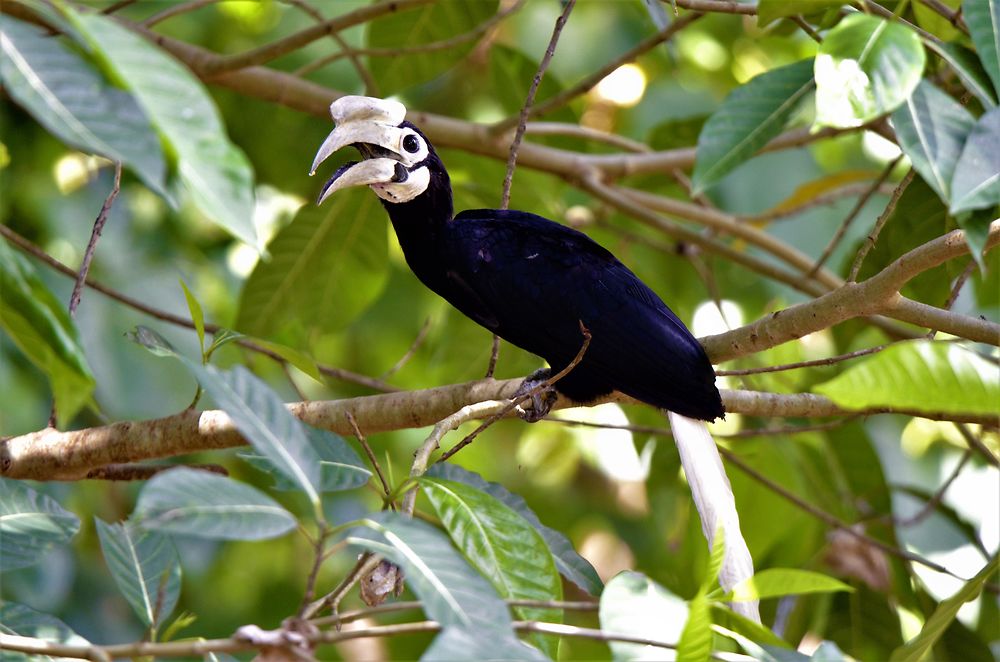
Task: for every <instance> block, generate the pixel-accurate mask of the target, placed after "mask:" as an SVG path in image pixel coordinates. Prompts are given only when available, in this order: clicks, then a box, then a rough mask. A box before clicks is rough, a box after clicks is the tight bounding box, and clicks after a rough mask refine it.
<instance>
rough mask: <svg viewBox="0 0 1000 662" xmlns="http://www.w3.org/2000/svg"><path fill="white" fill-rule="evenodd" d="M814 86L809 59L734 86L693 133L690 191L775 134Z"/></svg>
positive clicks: (717, 177)
mask: <svg viewBox="0 0 1000 662" xmlns="http://www.w3.org/2000/svg"><path fill="white" fill-rule="evenodd" d="M814 87H815V82H814V81H813V61H812V60H811V59H810V60H801V61H799V62H796V63H794V64H789V65H787V66H784V67H779V68H778V69H772V70H771V71H768V72H766V73H763V74H760V75H759V76H757V77H756V78H753V79H751V80H750V81H749V82H747V83H745V84H744V85H741V86H740V87H738V88H736V89H735V90H734V91H733V92H732V93H731V94H730V95H729V96H728V97H726V100H725V101H723V102H722V105H721V106H720V107H719V109H718V110H716V111H715V112H714V113H713V114H712V116H711V117H709V118H708V121H707V122H705V126H704V127H703V128H702V130H701V134H700V135H699V136H698V149H697V154H696V158H695V165H694V175H693V176H692V178H691V185H692V187H693V189H694V191H695V192H698V191H702V190H704V189H706V188H708V187H709V186H711V185H712V184H714V183H715V182H717V181H719V180H720V179H722V177H723V176H724V175H725V174H727V173H728V172H730V171H731V170H732V169H733V168H735V167H736V166H738V165H740V164H741V163H743V162H744V161H746V160H747V159H749V158H750V157H751V156H753V155H754V154H756V153H757V151H758V150H759V149H760V148H761V147H763V146H764V145H766V144H767V143H768V141H770V140H771V139H772V138H774V137H775V136H777V135H778V134H779V133H781V130H782V129H783V128H784V127H785V123H786V122H788V118H789V117H791V116H792V113H794V112H795V110H796V109H797V108H798V107H799V105H800V104H801V102H802V100H803V99H804V98H805V97H806V95H807V94H809V93H810V92H811V91H812V90H813V89H814Z"/></svg>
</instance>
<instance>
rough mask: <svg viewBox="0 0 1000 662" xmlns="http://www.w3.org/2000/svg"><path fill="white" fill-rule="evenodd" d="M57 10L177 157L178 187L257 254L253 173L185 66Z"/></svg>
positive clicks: (134, 39) (116, 30) (106, 26)
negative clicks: (183, 187) (255, 250)
mask: <svg viewBox="0 0 1000 662" xmlns="http://www.w3.org/2000/svg"><path fill="white" fill-rule="evenodd" d="M61 7H62V10H63V12H64V13H66V15H67V17H68V18H69V19H70V21H71V22H72V23H73V25H74V27H76V29H77V30H79V31H80V33H81V34H82V35H83V37H84V39H86V40H87V43H88V44H89V45H90V47H91V48H92V49H93V50H94V52H95V55H96V56H97V57H98V58H99V59H100V61H101V62H102V64H103V66H104V67H105V69H106V70H107V71H108V72H109V74H110V75H111V76H112V77H113V78H114V79H115V80H116V82H118V83H120V84H121V85H122V86H123V87H125V89H127V90H128V91H129V92H131V93H132V95H133V96H134V97H135V99H136V101H138V102H139V106H140V107H141V108H142V109H143V110H144V111H145V112H146V115H147V116H148V117H149V119H150V121H151V122H152V124H153V126H154V127H155V128H156V130H157V131H159V133H160V135H161V136H162V137H163V139H164V141H165V142H166V144H167V146H168V149H169V150H170V151H171V153H172V154H173V155H174V156H175V157H176V158H177V166H178V172H179V174H180V178H181V181H182V182H183V183H184V186H185V187H186V189H187V190H188V191H189V192H190V194H191V197H192V199H193V200H194V203H195V204H196V205H197V206H198V208H199V209H200V210H201V211H202V212H204V213H205V215H206V216H207V217H208V218H209V219H211V220H212V221H214V222H215V223H217V224H219V225H220V226H222V227H223V228H225V229H226V230H228V231H229V232H230V233H232V234H233V235H234V236H236V237H238V238H239V239H242V240H243V241H245V242H246V243H248V244H250V245H251V246H254V247H258V239H257V230H256V228H255V227H254V224H253V205H254V202H253V169H252V168H251V166H250V162H249V161H248V160H247V157H246V155H245V154H244V153H243V152H242V151H241V150H240V149H239V148H238V147H236V146H235V145H233V144H232V143H231V142H230V141H229V139H228V138H227V137H226V133H225V129H224V127H223V125H222V120H221V119H220V117H219V112H218V110H217V109H216V107H215V103H214V102H213V101H212V98H211V97H210V96H209V95H208V93H207V92H206V91H205V88H204V87H203V86H202V84H201V83H200V82H199V81H198V79H197V78H195V77H194V75H193V74H192V73H191V72H190V71H189V70H188V69H187V68H186V67H184V65H182V64H181V63H179V62H178V61H177V60H175V59H174V58H173V57H172V56H170V55H168V54H167V53H166V52H164V51H163V50H161V49H159V48H157V47H156V46H154V45H153V44H152V43H150V42H149V41H147V40H146V39H143V38H142V37H140V36H139V35H137V34H135V33H134V32H132V31H130V30H128V29H127V28H124V27H122V26H120V25H118V24H117V23H116V22H115V21H114V20H113V19H111V18H108V17H106V16H103V15H100V14H80V13H77V12H76V11H75V10H74V9H72V8H71V7H70V6H69V5H67V4H65V3H64V4H62V6H61Z"/></svg>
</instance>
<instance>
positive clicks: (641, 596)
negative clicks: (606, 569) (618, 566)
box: [599, 570, 688, 660]
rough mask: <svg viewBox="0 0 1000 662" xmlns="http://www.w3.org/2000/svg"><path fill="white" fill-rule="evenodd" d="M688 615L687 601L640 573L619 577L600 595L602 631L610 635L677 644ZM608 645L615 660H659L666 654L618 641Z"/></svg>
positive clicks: (612, 580) (650, 647)
mask: <svg viewBox="0 0 1000 662" xmlns="http://www.w3.org/2000/svg"><path fill="white" fill-rule="evenodd" d="M687 615H688V606H687V603H686V602H685V601H684V600H682V599H681V598H679V597H677V596H676V595H674V594H673V593H671V592H670V591H668V590H667V589H665V588H663V587H662V586H660V585H659V584H657V583H656V582H654V581H653V580H651V579H650V578H649V577H646V576H645V575H643V574H641V573H638V572H632V571H629V570H626V571H625V572H621V573H618V574H617V575H615V576H614V577H613V578H612V579H611V581H609V582H608V583H607V585H606V586H605V587H604V592H603V593H601V605H600V612H599V616H600V620H601V630H602V631H604V632H607V633H613V634H625V635H629V636H633V637H645V638H649V639H659V640H661V641H666V642H670V643H674V642H676V641H677V640H678V639H680V636H681V631H682V629H683V624H684V622H685V620H686V619H687ZM608 645H609V646H610V647H611V653H612V655H613V656H614V659H615V660H638V659H643V660H649V659H656V658H657V657H661V656H663V655H664V654H665V653H666V652H667V651H665V650H664V649H662V648H655V647H653V646H643V645H642V644H629V643H623V642H617V641H610V642H608Z"/></svg>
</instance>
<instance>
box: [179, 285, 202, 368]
mask: <svg viewBox="0 0 1000 662" xmlns="http://www.w3.org/2000/svg"><path fill="white" fill-rule="evenodd" d="M180 284H181V289H182V290H184V300H185V301H187V305H188V312H190V313H191V321H192V322H193V323H194V330H195V332H196V333H197V334H198V344H199V346H200V347H201V353H202V354H204V353H205V313H204V312H202V310H201V304H200V303H198V299H197V297H195V295H194V294H193V293H192V292H191V290H189V289H188V286H187V283H185V282H184V279H181V280H180Z"/></svg>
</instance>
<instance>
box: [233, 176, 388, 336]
mask: <svg viewBox="0 0 1000 662" xmlns="http://www.w3.org/2000/svg"><path fill="white" fill-rule="evenodd" d="M268 252H270V254H271V259H270V260H268V261H266V262H265V261H260V262H258V263H257V266H256V267H255V268H254V270H253V273H252V274H250V277H249V278H248V279H247V281H246V284H245V285H244V286H243V292H242V293H241V295H240V303H239V313H237V315H236V328H237V329H239V330H240V331H243V332H244V333H248V334H250V335H253V336H258V337H266V338H270V339H274V340H279V341H281V342H283V343H285V344H287V345H292V346H295V347H303V346H308V345H309V343H310V341H311V340H314V339H315V338H316V336H318V335H319V334H323V333H334V332H336V331H339V330H341V329H343V328H344V327H346V326H347V325H348V324H349V323H351V322H352V321H354V319H355V318H356V317H357V316H358V315H359V314H360V313H361V312H362V311H363V310H365V309H366V308H367V307H368V306H369V305H371V304H372V303H373V302H374V301H375V299H376V298H377V297H378V295H379V294H380V293H381V292H382V289H383V288H384V287H385V283H386V281H387V280H388V275H389V269H388V266H389V263H388V259H387V252H388V234H387V233H386V228H385V213H384V211H383V210H382V209H381V207H380V205H379V204H378V198H377V197H376V196H374V195H372V193H371V191H369V190H367V189H363V190H362V189H356V190H351V191H344V192H343V193H341V194H338V196H337V197H336V198H335V199H334V200H333V204H330V205H326V206H324V207H313V206H309V207H303V208H302V210H301V211H300V212H299V213H298V214H296V216H295V219H294V220H293V221H292V222H291V223H290V224H289V225H287V226H286V227H284V228H283V229H282V230H281V231H280V232H279V233H278V235H277V236H276V237H275V238H274V240H273V241H271V243H270V244H269V245H268Z"/></svg>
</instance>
